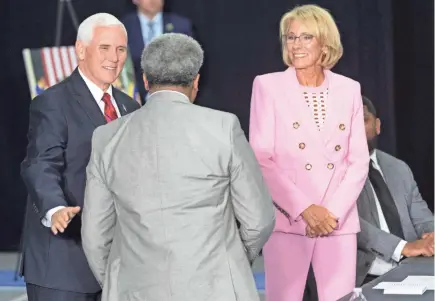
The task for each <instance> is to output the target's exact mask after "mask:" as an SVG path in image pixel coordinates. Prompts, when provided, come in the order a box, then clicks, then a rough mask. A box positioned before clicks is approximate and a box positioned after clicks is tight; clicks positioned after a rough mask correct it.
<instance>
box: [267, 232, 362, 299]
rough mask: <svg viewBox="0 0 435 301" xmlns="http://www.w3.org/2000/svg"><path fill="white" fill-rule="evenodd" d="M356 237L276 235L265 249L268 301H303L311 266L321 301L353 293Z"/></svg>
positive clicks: (350, 235)
mask: <svg viewBox="0 0 435 301" xmlns="http://www.w3.org/2000/svg"><path fill="white" fill-rule="evenodd" d="M356 251H357V245H356V234H348V235H337V236H329V237H319V238H309V237H306V236H301V235H295V234H288V233H281V232H274V233H273V234H272V236H271V237H270V239H269V241H268V242H267V243H266V245H265V246H264V248H263V256H264V265H265V273H266V301H301V300H302V297H303V294H304V288H305V283H306V279H307V274H308V269H309V267H310V262H311V264H312V266H313V270H314V275H315V278H316V283H317V292H318V296H319V301H336V300H338V299H340V298H341V297H343V296H345V295H346V294H348V293H350V292H351V291H352V290H353V288H354V287H355V278H356V256H357V255H356Z"/></svg>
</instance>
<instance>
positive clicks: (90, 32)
mask: <svg viewBox="0 0 435 301" xmlns="http://www.w3.org/2000/svg"><path fill="white" fill-rule="evenodd" d="M115 25H119V26H121V27H122V28H123V29H124V31H125V35H126V36H127V30H126V29H125V26H124V24H122V22H121V21H119V20H118V18H116V17H115V16H113V15H111V14H108V13H98V14H94V15H92V16H89V17H87V18H86V19H85V20H84V21H83V22H82V23H80V26H79V28H78V30H77V40H78V41H82V42H83V43H85V44H89V43H90V42H91V41H92V38H93V36H94V29H95V27H98V26H115Z"/></svg>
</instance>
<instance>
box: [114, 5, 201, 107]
mask: <svg viewBox="0 0 435 301" xmlns="http://www.w3.org/2000/svg"><path fill="white" fill-rule="evenodd" d="M133 3H134V4H136V6H137V11H136V12H133V13H130V14H128V15H126V16H125V17H124V18H123V20H122V22H123V23H124V25H125V27H126V28H127V32H128V36H129V39H128V47H129V49H130V55H131V58H132V60H133V65H134V69H135V73H136V87H137V88H138V90H139V94H140V97H141V100H142V103H145V101H146V95H147V92H146V90H145V87H144V85H143V84H142V82H143V81H142V70H141V67H140V57H141V54H142V50H143V49H144V48H145V46H146V45H147V44H148V43H149V42H151V41H152V39H153V38H155V37H157V36H159V35H161V34H164V33H170V32H173V33H183V34H186V35H188V36H192V35H193V32H192V31H193V29H192V23H191V22H190V20H189V19H187V18H184V17H182V16H179V15H177V14H174V13H164V12H163V0H133Z"/></svg>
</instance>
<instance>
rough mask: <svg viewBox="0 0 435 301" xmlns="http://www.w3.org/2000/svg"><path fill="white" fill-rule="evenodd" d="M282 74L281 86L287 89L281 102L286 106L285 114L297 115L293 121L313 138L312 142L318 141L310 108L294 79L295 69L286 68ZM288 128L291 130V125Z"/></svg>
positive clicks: (318, 134) (317, 133)
mask: <svg viewBox="0 0 435 301" xmlns="http://www.w3.org/2000/svg"><path fill="white" fill-rule="evenodd" d="M284 74H285V76H284V77H283V83H282V84H283V86H284V87H285V86H286V87H288V88H287V89H285V90H284V93H285V100H284V101H283V102H284V103H285V104H286V106H287V108H286V110H285V112H293V113H294V114H295V115H297V120H294V121H295V122H297V123H299V125H300V128H301V129H303V131H304V132H307V133H308V134H309V135H310V136H312V137H313V138H314V139H313V141H319V140H320V139H319V138H320V133H319V131H318V129H317V126H316V123H315V121H314V118H313V116H312V114H311V111H310V108H309V107H308V105H307V103H306V101H305V99H304V96H303V92H302V89H301V87H300V86H299V82H298V79H297V77H296V71H295V69H294V68H288V69H287V70H286V71H285V73H284ZM290 127H292V128H293V123H292V124H290Z"/></svg>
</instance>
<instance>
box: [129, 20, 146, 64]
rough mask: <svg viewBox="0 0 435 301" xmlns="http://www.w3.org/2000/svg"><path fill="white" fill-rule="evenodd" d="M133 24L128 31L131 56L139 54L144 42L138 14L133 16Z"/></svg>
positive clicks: (138, 55)
mask: <svg viewBox="0 0 435 301" xmlns="http://www.w3.org/2000/svg"><path fill="white" fill-rule="evenodd" d="M133 23H134V24H133V26H131V28H130V33H129V37H128V40H129V41H130V45H132V49H131V50H130V51H132V52H134V53H132V57H139V58H140V56H141V53H142V50H143V49H144V48H145V42H144V40H143V34H142V27H141V25H140V20H139V16H137V15H136V16H135V17H134V19H133Z"/></svg>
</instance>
